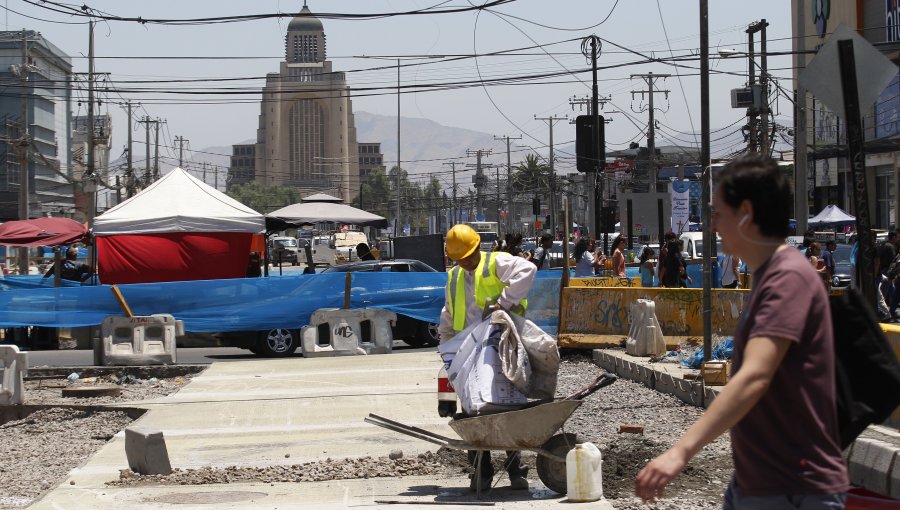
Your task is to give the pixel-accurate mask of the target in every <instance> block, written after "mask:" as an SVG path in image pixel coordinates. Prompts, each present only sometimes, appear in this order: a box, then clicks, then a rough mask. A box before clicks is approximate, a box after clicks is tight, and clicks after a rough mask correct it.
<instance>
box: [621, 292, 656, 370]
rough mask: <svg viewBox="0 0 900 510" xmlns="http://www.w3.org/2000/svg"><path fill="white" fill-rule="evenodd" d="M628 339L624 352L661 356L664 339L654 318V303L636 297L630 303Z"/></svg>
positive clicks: (632, 354) (635, 354) (633, 354)
mask: <svg viewBox="0 0 900 510" xmlns="http://www.w3.org/2000/svg"><path fill="white" fill-rule="evenodd" d="M629 309H630V315H631V317H630V318H629V320H630V321H631V322H630V324H629V328H628V339H627V340H626V341H625V352H626V353H627V354H630V355H631V356H661V355H663V354H665V352H666V341H665V339H664V338H663V335H662V328H661V327H660V325H659V321H658V320H657V319H656V303H654V302H653V301H651V300H649V299H638V300H636V301H635V302H634V303H632V304H631V307H630V308H629Z"/></svg>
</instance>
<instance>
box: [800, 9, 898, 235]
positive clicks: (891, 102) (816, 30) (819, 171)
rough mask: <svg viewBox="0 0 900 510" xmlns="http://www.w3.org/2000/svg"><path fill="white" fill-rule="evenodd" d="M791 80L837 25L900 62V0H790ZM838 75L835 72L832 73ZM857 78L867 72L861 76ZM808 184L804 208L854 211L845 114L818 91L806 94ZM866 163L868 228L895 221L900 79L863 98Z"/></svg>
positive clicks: (812, 212) (884, 226)
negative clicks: (873, 97) (870, 200)
mask: <svg viewBox="0 0 900 510" xmlns="http://www.w3.org/2000/svg"><path fill="white" fill-rule="evenodd" d="M791 9H792V14H793V32H794V38H793V49H794V52H795V55H794V66H793V67H794V83H795V84H796V83H797V77H798V75H799V73H800V71H801V70H802V68H804V67H805V66H806V65H807V64H808V63H809V62H810V61H811V60H812V59H813V58H814V57H815V52H816V51H818V50H819V48H821V47H822V45H823V44H824V43H825V41H826V40H827V38H828V36H829V35H830V34H831V33H832V32H833V31H834V30H835V28H837V27H838V26H839V25H840V24H842V23H843V24H846V25H847V26H849V27H850V28H852V29H855V30H856V31H857V32H858V33H859V34H860V35H861V36H862V37H863V38H865V39H866V40H867V41H868V42H870V43H872V44H873V45H874V46H875V47H876V48H877V49H878V50H879V51H881V53H882V54H884V55H885V56H886V57H887V58H889V59H890V60H891V61H893V62H894V63H895V64H897V63H898V62H900V5H898V2H897V1H896V0H851V1H846V2H820V1H816V0H792V2H791ZM835 79H837V75H835ZM858 79H859V80H860V83H862V80H863V79H864V77H858ZM798 99H802V100H801V101H799V102H800V104H802V105H805V109H804V111H805V121H806V129H805V132H806V141H807V143H806V145H807V179H806V184H807V189H808V191H809V192H808V195H807V199H808V203H809V206H810V207H809V214H810V215H812V214H816V213H818V212H819V211H821V210H822V209H823V208H825V207H826V206H827V205H832V204H833V205H837V206H838V207H840V208H842V209H844V210H846V211H848V212H850V213H851V214H854V213H855V211H856V205H855V204H854V203H853V202H854V200H853V189H852V178H851V172H850V165H849V162H848V160H847V157H846V155H845V153H844V151H845V149H846V144H847V130H846V125H845V124H844V122H843V120H842V119H840V118H839V117H838V116H837V115H836V114H835V113H834V112H832V111H831V110H829V109H828V107H827V106H825V105H824V104H823V103H822V102H821V101H818V100H817V99H816V97H815V95H814V94H813V93H812V92H810V93H809V94H806V97H805V98H798ZM861 110H862V116H863V119H862V121H863V129H864V130H865V151H866V168H867V170H868V171H869V172H870V173H869V176H870V179H871V178H872V177H874V180H875V182H874V183H872V182H870V183H869V185H870V186H871V187H872V189H874V190H875V197H874V198H875V204H874V208H873V210H874V216H873V227H875V228H892V227H893V228H896V226H897V225H900V203H898V202H900V193H898V169H900V164H898V163H900V162H898V157H900V151H898V147H900V144H898V142H900V78H898V77H896V76H895V78H894V80H893V81H892V82H891V84H890V85H889V86H888V87H887V88H886V89H885V90H884V91H882V92H881V94H880V96H879V97H878V99H877V101H876V102H875V103H874V104H869V105H862V108H861Z"/></svg>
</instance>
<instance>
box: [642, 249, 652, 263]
mask: <svg viewBox="0 0 900 510" xmlns="http://www.w3.org/2000/svg"><path fill="white" fill-rule="evenodd" d="M653 255H654V253H653V248H651V247H649V246H644V249H643V250H642V251H641V264H643V263H644V262H647V259H649V258H650V257H652V256H653Z"/></svg>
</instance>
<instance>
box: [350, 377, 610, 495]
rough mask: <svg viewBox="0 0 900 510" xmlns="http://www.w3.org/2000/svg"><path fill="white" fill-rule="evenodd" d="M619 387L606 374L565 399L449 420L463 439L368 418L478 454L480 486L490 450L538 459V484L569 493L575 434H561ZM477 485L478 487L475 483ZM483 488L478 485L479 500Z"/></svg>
mask: <svg viewBox="0 0 900 510" xmlns="http://www.w3.org/2000/svg"><path fill="white" fill-rule="evenodd" d="M615 381H616V376H615V375H612V374H609V373H606V372H604V373H602V374H600V376H598V377H597V379H595V380H594V382H592V383H591V384H589V385H587V386H585V387H584V388H581V389H580V390H578V391H576V392H575V393H572V394H571V395H569V396H567V397H564V398H560V399H547V400H537V401H534V402H531V403H529V404H526V405H525V406H515V409H512V410H509V411H501V412H497V413H493V414H485V415H479V416H465V415H461V414H457V415H456V416H455V417H454V418H453V419H452V420H450V423H449V425H450V427H451V428H452V429H453V430H454V431H455V432H456V433H457V434H458V435H459V437H460V438H461V439H453V438H449V437H446V436H442V435H440V434H436V433H434V432H430V431H427V430H424V429H421V428H418V427H413V426H410V425H404V424H402V423H399V422H396V421H393V420H390V419H388V418H384V417H382V416H378V415H376V414H369V415H368V416H367V417H366V418H365V422H366V423H371V424H372V425H378V426H379V427H384V428H386V429H388V430H393V431H394V432H400V433H401V434H406V435H408V436H411V437H415V438H418V439H421V440H423V441H428V442H430V443H434V444H436V445H439V446H443V447H446V448H452V449H454V450H474V451H477V452H478V454H477V455H478V458H476V461H475V466H476V467H475V469H476V472H475V479H476V480H479V481H480V480H481V479H482V478H481V473H480V472H478V471H480V470H481V463H480V462H479V461H480V455H482V454H483V453H484V452H485V451H490V450H527V451H532V452H535V453H537V454H538V457H537V461H536V467H537V474H538V478H540V480H541V482H543V483H544V485H546V486H547V488H548V489H550V490H552V491H554V492H558V493H560V494H565V493H566V490H567V488H566V454H568V453H569V450H571V449H572V448H574V447H575V444H576V443H577V442H578V438H577V436H576V435H575V434H571V433H566V432H564V431H563V432H561V433H558V434H557V431H559V430H560V429H561V428H562V426H563V424H564V423H565V422H566V420H568V419H569V417H570V416H571V415H572V413H573V412H575V410H576V409H578V406H580V405H581V402H582V400H583V399H584V398H585V397H587V396H589V395H591V394H592V393H594V392H596V391H597V390H599V389H600V388H603V387H604V386H609V385H610V384H612V383H614V382H615ZM476 483H478V482H476ZM481 489H482V487H481V485H480V483H478V484H477V485H476V492H477V493H478V495H479V496H480V493H481Z"/></svg>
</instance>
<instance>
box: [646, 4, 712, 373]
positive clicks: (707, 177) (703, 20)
mask: <svg viewBox="0 0 900 510" xmlns="http://www.w3.org/2000/svg"><path fill="white" fill-rule="evenodd" d="M708 2H709V0H700V164H701V166H702V167H703V168H702V174H701V175H702V178H703V197H702V201H703V204H702V209H703V210H702V214H703V246H705V247H706V249H704V250H703V309H702V314H703V361H709V359H710V355H711V354H712V314H711V311H712V267H711V261H712V260H713V259H712V257H711V255H712V252H713V250H711V249H709V247H710V246H714V245H715V242H716V241H715V237H713V232H712V225H711V222H712V211H711V205H712V203H711V202H712V193H711V192H712V168H711V167H710V160H709V144H710V133H709V129H710V126H709V3H708ZM660 243H662V239H660ZM660 248H661V247H660Z"/></svg>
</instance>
